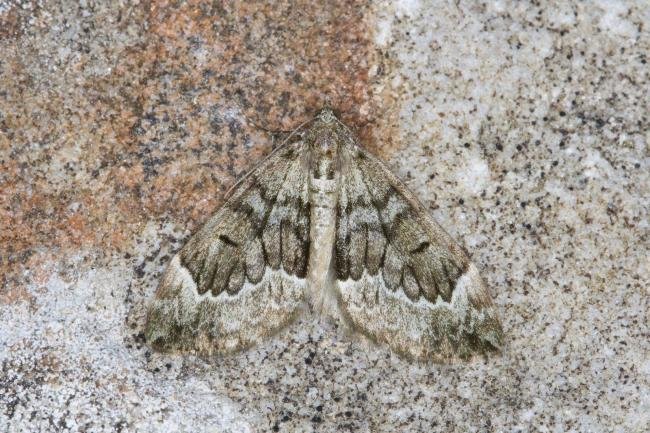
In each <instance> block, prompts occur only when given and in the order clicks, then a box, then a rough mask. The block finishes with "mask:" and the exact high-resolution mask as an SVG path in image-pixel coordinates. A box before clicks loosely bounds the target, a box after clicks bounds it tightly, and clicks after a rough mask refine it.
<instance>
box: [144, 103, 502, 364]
mask: <svg viewBox="0 0 650 433" xmlns="http://www.w3.org/2000/svg"><path fill="white" fill-rule="evenodd" d="M305 312H311V313H313V314H320V315H325V316H327V317H330V318H332V319H334V320H338V321H340V322H342V323H344V324H345V325H347V326H348V327H349V328H350V329H352V330H353V331H356V332H359V333H361V334H363V335H365V336H366V337H368V338H370V339H371V340H373V341H375V342H377V343H379V344H386V345H388V346H389V347H390V348H391V349H392V350H394V351H395V352H397V353H399V354H401V355H403V356H406V357H408V358H411V359H416V360H433V361H449V360H453V359H458V358H461V359H466V358H469V357H471V356H472V355H477V354H481V355H485V354H487V353H489V352H493V351H498V350H499V349H500V347H501V344H502V340H503V332H502V329H501V324H500V322H499V318H498V315H497V311H496V308H495V307H494V305H493V303H492V299H491V298H490V295H489V293H488V291H487V288H486V286H485V283H484V282H483V280H482V278H481V277H480V275H479V271H478V269H477V268H476V266H475V265H474V264H473V263H472V262H471V261H470V259H469V257H468V256H467V254H466V253H465V252H464V250H463V249H462V248H461V247H459V246H458V245H457V244H456V243H455V242H454V241H453V240H452V239H451V237H450V236H449V235H448V234H447V233H446V232H445V231H444V230H443V229H442V228H441V227H440V226H439V225H438V224H437V223H436V222H435V221H434V220H433V219H432V218H431V216H430V215H429V214H428V213H427V210H426V209H425V208H424V206H423V205H422V204H421V203H420V202H419V201H418V199H417V198H416V197H415V195H414V194H413V193H412V192H410V191H409V190H408V189H407V188H406V187H405V185H404V183H402V182H401V181H400V180H399V179H398V178H397V177H396V176H395V175H394V174H392V173H391V172H390V170H389V169H388V168H387V167H386V166H385V165H384V164H383V163H382V162H381V161H380V160H379V159H377V158H376V157H374V156H373V155H371V154H370V153H368V152H367V151H366V150H364V149H363V148H361V147H360V146H359V143H358V140H357V138H356V137H355V135H354V134H353V133H352V131H351V130H350V129H349V128H348V127H347V126H345V125H344V124H343V123H342V122H341V121H339V120H338V119H337V118H336V116H335V115H334V113H333V112H332V111H331V110H330V109H327V108H325V109H323V110H321V111H320V112H319V114H318V115H317V116H316V117H315V118H314V119H313V120H312V121H311V122H308V123H307V124H305V125H303V126H301V127H300V128H298V130H296V131H294V133H292V134H291V135H290V136H289V137H288V138H287V139H286V140H285V141H284V142H283V143H282V144H281V145H280V146H279V147H278V148H276V149H275V150H274V151H273V152H272V153H271V154H270V155H269V156H268V157H267V158H266V159H265V160H264V161H262V162H261V163H260V164H259V165H258V166H257V167H256V168H254V169H253V170H252V171H250V172H249V173H248V174H247V175H246V176H244V178H243V179H241V180H240V181H239V182H238V183H237V184H236V185H235V186H234V187H233V188H232V189H231V191H230V192H229V194H228V198H227V200H226V201H225V203H224V204H223V206H222V207H221V208H220V209H219V210H218V211H217V212H216V213H215V214H214V215H213V216H212V217H211V218H210V219H209V220H208V222H207V223H206V224H205V225H204V226H203V227H202V228H201V229H200V230H199V231H198V232H197V233H196V234H195V235H194V236H192V237H191V238H190V240H189V241H188V242H187V244H186V245H185V246H184V247H183V248H182V249H181V250H180V252H179V253H178V254H176V255H175V256H174V258H173V259H172V260H171V263H170V264H169V266H168V268H167V270H166V272H165V274H164V276H163V278H162V281H161V283H160V286H159V287H158V290H157V292H156V296H155V299H154V300H153V301H152V303H151V305H150V308H149V311H148V317H147V325H146V332H145V334H146V338H147V340H148V341H149V342H150V343H151V344H153V345H154V346H155V347H157V348H159V349H163V350H174V349H175V350H192V351H198V352H200V353H202V354H212V353H229V352H233V351H237V350H240V349H243V348H246V347H249V346H251V345H253V344H255V343H257V342H260V341H261V340H263V339H265V338H267V337H268V336H270V335H272V334H274V333H276V332H277V331H279V330H281V329H282V328H284V327H285V326H287V325H288V324H289V323H291V322H292V321H293V320H294V319H295V318H296V317H297V316H298V315H300V314H303V313H305Z"/></svg>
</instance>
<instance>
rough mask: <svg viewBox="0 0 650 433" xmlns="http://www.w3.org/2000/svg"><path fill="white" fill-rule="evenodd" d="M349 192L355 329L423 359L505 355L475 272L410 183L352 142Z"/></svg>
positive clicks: (344, 192)
mask: <svg viewBox="0 0 650 433" xmlns="http://www.w3.org/2000/svg"><path fill="white" fill-rule="evenodd" d="M340 185H341V186H340V188H341V191H340V195H339V201H338V208H337V219H336V240H335V247H334V249H335V258H334V260H335V262H334V267H335V273H336V282H335V284H336V287H335V290H336V292H337V296H338V304H339V308H340V309H341V312H342V314H343V316H344V317H345V318H346V319H347V320H348V321H349V322H350V323H351V325H352V327H353V328H354V329H356V330H358V331H360V332H362V333H363V334H365V335H366V336H368V337H370V338H371V339H372V340H374V341H377V342H383V343H386V344H388V345H389V346H390V347H391V348H392V349H393V350H395V351H397V352H398V353H401V354H403V355H406V356H408V357H411V358H415V359H430V360H437V361H446V360H450V359H453V358H468V357H470V356H471V355H473V354H476V353H485V352H488V351H492V350H496V349H498V348H499V346H500V344H501V340H502V331H501V325H500V323H499V320H498V317H497V313H496V310H495V308H494V307H493V305H492V301H491V298H490V296H489V294H488V292H487V290H486V287H485V285H484V283H483V281H482V279H481V278H480V276H479V274H478V271H477V269H476V267H475V266H474V265H473V264H472V263H471V262H470V261H469V259H468V257H467V255H466V254H465V252H464V251H463V250H462V249H461V248H460V247H459V246H458V245H457V244H456V243H455V242H454V241H453V240H452V239H451V238H450V236H449V235H448V234H447V233H446V232H445V231H444V230H443V229H442V228H441V227H440V226H438V224H436V223H435V222H434V221H433V219H432V218H431V217H430V216H429V215H428V213H427V212H426V209H425V208H424V207H423V206H422V204H421V203H420V202H419V201H418V200H417V199H416V198H415V196H414V195H413V194H412V193H410V192H409V191H408V190H407V189H406V187H405V186H404V184H403V183H402V182H401V181H400V180H399V179H397V177H395V176H394V175H393V174H392V173H391V172H390V171H389V170H388V169H387V168H386V167H385V166H384V165H383V163H381V162H380V161H379V160H378V159H376V158H375V157H374V156H372V155H370V154H369V153H367V152H366V151H364V150H363V149H361V148H358V147H356V146H350V145H346V146H345V147H344V148H343V151H342V156H341V183H340Z"/></svg>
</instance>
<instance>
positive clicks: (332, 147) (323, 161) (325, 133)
mask: <svg viewBox="0 0 650 433" xmlns="http://www.w3.org/2000/svg"><path fill="white" fill-rule="evenodd" d="M337 147H338V137H337V135H336V132H335V131H333V130H331V129H329V128H325V129H324V130H321V131H319V133H318V134H316V135H315V137H314V141H313V143H312V160H311V173H312V176H313V177H314V178H315V179H330V180H331V179H334V174H335V171H336V167H335V165H334V161H335V160H336V153H337Z"/></svg>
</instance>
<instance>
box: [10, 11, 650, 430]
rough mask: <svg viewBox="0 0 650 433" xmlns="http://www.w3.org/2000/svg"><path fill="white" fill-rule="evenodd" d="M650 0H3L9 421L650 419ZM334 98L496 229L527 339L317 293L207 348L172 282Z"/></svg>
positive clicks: (464, 231)
mask: <svg viewBox="0 0 650 433" xmlns="http://www.w3.org/2000/svg"><path fill="white" fill-rule="evenodd" d="M649 22H650V8H648V6H647V3H645V2H644V1H642V0H639V1H632V0H630V1H620V2H608V1H594V2H588V3H586V2H571V1H561V2H549V3H548V4H547V3H542V4H541V5H540V4H539V3H538V2H508V1H494V2H488V3H474V2H464V1H462V2H438V1H429V0H401V1H398V2H388V1H379V2H373V3H369V2H344V1H331V2H325V3H319V4H318V5H316V4H315V3H313V2H302V1H296V2H268V3H265V2H223V3H220V2H211V3H207V2H199V1H188V2H167V1H137V0H134V1H116V2H92V1H81V2H69V1H60V2H50V1H22V0H0V53H1V55H0V432H39V431H43V432H45V431H48V432H49V431H71V432H77V431H88V432H95V431H102V432H104V431H106V432H113V431H115V432H127V431H129V432H131V431H133V432H158V431H160V432H163V431H164V432H167V431H192V432H203V431H205V432H257V431H286V432H294V431H304V432H311V431H314V432H340V431H354V432H357V431H359V432H384V431H386V432H392V431H409V432H419V431H423V432H424V431H426V432H432V431H433V432H538V431H539V432H596V433H600V432H621V433H623V432H639V433H640V432H647V431H649V430H650V415H649V414H650V331H649V321H650V317H649V315H650V314H649V312H650V305H649V299H650V296H649V295H650V289H649V288H650V258H649V257H650V254H649V250H650V248H649V247H650V224H649V210H650V209H649V208H650V121H649V119H648V113H649V112H650V68H649V67H648V64H647V60H648V57H649V56H650V32H649V29H648V23H649ZM324 105H330V106H332V107H334V108H335V109H336V110H338V112H339V113H341V116H342V118H343V120H344V121H345V122H346V123H348V124H350V125H352V126H354V128H355V129H356V131H357V132H358V134H359V136H360V138H361V141H362V143H363V144H364V145H365V146H366V147H367V148H368V149H370V150H371V151H372V152H374V153H375V154H377V155H379V156H380V157H382V158H383V159H385V160H386V161H387V162H388V164H389V165H390V166H391V167H392V168H393V169H394V170H395V172H396V173H398V174H399V175H400V176H401V177H402V178H403V179H405V180H406V182H407V184H408V185H409V187H410V188H411V189H413V190H414V191H415V192H417V194H418V195H419V196H420V197H421V199H422V201H423V203H424V204H425V205H426V206H427V207H428V208H429V209H430V212H431V213H432V215H433V216H434V217H435V218H436V219H437V220H438V221H439V222H440V224H441V225H442V226H443V227H444V228H446V229H447V230H448V231H449V232H450V234H452V236H453V237H454V238H456V239H457V240H458V241H459V242H460V243H461V244H462V245H464V246H465V247H466V248H467V250H468V251H469V252H470V253H471V255H472V257H473V260H474V261H475V262H476V263H477V265H478V266H479V267H480V268H481V270H482V273H483V276H484V278H485V279H486V281H487V282H488V285H489V287H490V290H491V292H492V294H493V296H494V299H495V302H496V304H497V305H498V308H499V310H500V312H501V316H502V321H503V324H504V330H505V333H506V339H507V344H506V347H505V349H504V351H503V353H502V354H501V355H500V356H497V357H493V358H490V359H489V360H482V361H475V362H471V363H460V364H451V365H437V364H417V363H416V364H413V363H409V362H408V361H405V360H403V359H401V358H399V357H397V356H395V355H393V354H391V353H390V352H389V351H388V350H387V349H386V348H383V347H375V346H372V345H370V344H367V343H365V342H363V341H361V340H360V339H358V338H356V337H355V336H351V335H347V334H345V333H344V332H343V331H342V330H341V329H339V328H338V327H337V326H336V325H335V324H330V323H321V322H318V321H316V320H314V319H313V318H309V317H305V318H304V319H303V320H301V321H300V322H299V323H297V324H296V325H295V326H293V327H292V328H290V329H288V330H287V331H286V332H283V333H281V334H279V335H278V336H277V337H275V338H274V339H272V340H271V341H269V342H268V343H267V344H264V345H262V346H260V347H256V348H254V349H252V350H249V351H247V352H244V353H241V354H237V355H233V356H229V357H215V358H212V359H202V358H198V357H195V356H192V355H173V354H172V355H170V354H160V353H156V352H154V351H152V350H151V349H150V348H149V347H148V346H147V345H146V343H145V342H144V341H143V334H142V331H143V325H144V315H145V311H146V305H147V301H148V300H149V299H150V298H151V296H152V295H153V292H154V291H155V288H156V285H157V282H158V280H159V278H160V275H161V273H162V271H163V269H164V267H165V265H166V263H167V262H168V261H169V259H170V257H171V255H173V253H175V252H176V251H177V250H178V249H179V248H180V247H181V246H182V245H183V243H184V242H185V241H186V240H187V239H188V237H189V236H190V235H191V233H193V232H194V231H195V230H196V229H198V227H200V225H201V224H202V223H203V222H204V221H206V220H207V218H208V217H209V216H210V215H211V213H212V212H214V211H215V209H217V208H218V206H219V205H220V204H221V203H222V200H223V197H224V194H225V192H226V191H227V189H228V188H229V187H230V186H232V185H233V184H234V183H235V182H236V180H237V178H238V177H239V176H241V175H242V174H243V173H245V172H246V171H247V170H248V169H249V168H251V167H252V166H253V165H254V163H255V161H257V160H259V159H260V158H262V157H263V156H264V155H266V154H268V153H269V152H270V151H271V148H272V146H273V142H274V139H273V137H274V136H275V134H274V133H273V132H272V131H282V130H285V131H286V130H291V129H292V128H294V127H296V126H297V125H299V124H300V123H302V122H303V121H305V120H307V119H309V118H310V117H311V116H312V115H313V113H314V112H315V111H316V110H318V109H319V108H321V107H322V106H324Z"/></svg>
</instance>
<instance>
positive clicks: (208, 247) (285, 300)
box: [146, 141, 310, 354]
mask: <svg viewBox="0 0 650 433" xmlns="http://www.w3.org/2000/svg"><path fill="white" fill-rule="evenodd" d="M307 154H308V152H306V151H305V149H304V144H303V143H302V142H301V141H298V142H293V143H288V144H285V145H283V146H282V147H281V148H279V149H277V150H276V151H275V152H273V153H272V154H271V156H269V157H268V158H267V159H266V160H265V161H263V162H262V163H261V164H260V165H259V166H258V167H257V168H255V169H253V170H252V171H251V172H250V173H249V174H248V175H247V176H246V177H245V178H244V179H242V180H241V181H240V182H239V183H238V184H237V185H235V187H233V189H232V192H231V194H230V198H228V199H227V201H226V203H225V204H224V205H223V206H222V207H221V209H220V210H219V211H217V213H216V214H215V215H214V216H213V217H212V218H210V220H209V221H208V222H207V223H206V224H205V225H204V226H203V228H201V229H200V230H199V231H198V232H197V233H196V234H195V235H194V236H193V237H192V238H191V239H190V240H189V242H188V243H187V244H186V245H185V247H183V249H182V250H181V251H180V252H179V253H178V254H177V255H176V256H175V257H174V258H173V260H172V261H171V263H170V265H169V267H168V268H167V271H166V272H165V275H164V277H163V279H162V282H161V284H160V286H159V288H158V291H157V293H156V297H155V299H154V301H153V303H152V305H151V307H150V309H149V313H148V318H147V327H146V337H147V340H148V341H150V342H151V343H152V344H153V345H154V346H156V347H158V348H160V349H180V350H192V349H196V350H198V351H199V352H201V353H205V354H211V353H226V352H231V351H235V350H238V349H241V348H244V347H247V346H250V345H252V344H253V343H256V342H258V341H259V340H260V339H262V338H264V337H266V336H268V335H269V334H272V333H273V332H275V331H277V330H279V329H280V328H282V327H283V326H285V325H286V324H288V323H289V322H290V321H291V320H292V319H293V318H294V317H295V315H296V314H297V312H298V310H299V308H300V306H301V305H302V301H303V292H304V286H305V276H306V273H307V263H308V259H309V227H310V215H309V212H310V207H309V192H308V181H307V176H308V173H307V168H306V163H305V157H306V156H307Z"/></svg>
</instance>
